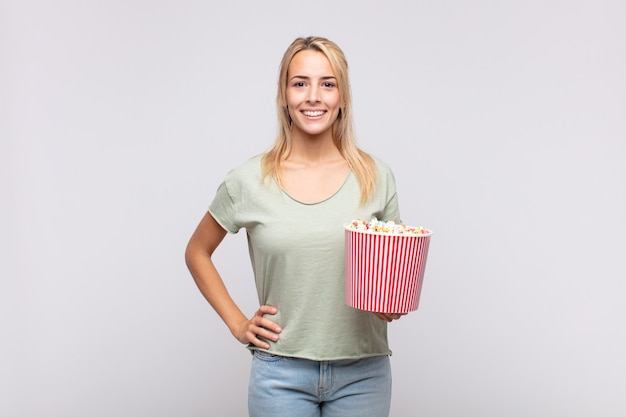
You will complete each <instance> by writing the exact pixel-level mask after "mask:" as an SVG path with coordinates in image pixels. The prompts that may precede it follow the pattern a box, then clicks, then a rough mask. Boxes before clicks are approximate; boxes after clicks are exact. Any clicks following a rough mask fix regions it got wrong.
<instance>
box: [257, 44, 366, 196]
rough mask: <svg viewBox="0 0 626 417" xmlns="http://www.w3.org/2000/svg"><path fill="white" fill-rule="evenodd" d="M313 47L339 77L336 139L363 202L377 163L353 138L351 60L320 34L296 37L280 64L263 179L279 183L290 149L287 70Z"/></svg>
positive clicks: (334, 135) (334, 137) (335, 127)
mask: <svg viewBox="0 0 626 417" xmlns="http://www.w3.org/2000/svg"><path fill="white" fill-rule="evenodd" d="M304 50H314V51H318V52H321V53H323V54H324V56H326V58H327V59H328V61H329V62H330V66H331V68H332V70H333V72H334V75H335V77H336V78H337V86H338V88H339V100H340V102H341V103H342V104H343V107H341V109H340V110H339V116H338V117H337V120H336V121H335V123H334V124H333V141H334V143H335V146H337V149H338V150H339V152H340V153H341V155H342V156H343V157H344V158H345V159H346V161H347V162H348V165H349V166H350V169H351V170H352V172H353V174H354V176H355V177H356V179H357V181H358V182H359V186H360V188H361V204H363V203H364V202H366V201H367V200H368V199H369V198H370V197H371V196H372V195H373V193H374V188H375V184H376V163H375V162H374V160H373V159H372V157H371V156H370V155H369V154H367V153H366V152H364V151H362V150H361V149H359V148H358V147H357V145H356V142H355V138H354V128H353V124H352V97H351V94H350V82H349V80H348V62H347V60H346V57H345V55H344V53H343V51H342V50H341V48H339V46H338V45H337V44H335V43H334V42H332V41H330V40H328V39H325V38H320V37H314V36H310V37H307V38H297V39H296V40H294V41H293V42H292V43H291V45H290V46H289V48H287V50H286V51H285V54H284V55H283V59H282V61H281V63H280V70H279V76H278V93H277V95H276V109H277V113H278V135H277V137H276V140H275V141H274V144H273V145H272V147H271V148H270V150H269V151H267V152H266V153H265V155H264V156H263V165H262V166H263V178H267V177H271V178H274V179H275V180H276V181H277V182H278V183H279V184H280V164H281V162H282V161H283V160H284V159H285V158H286V157H287V156H288V155H289V152H290V151H291V119H290V117H289V110H288V109H287V100H286V90H287V71H288V70H289V64H290V63H291V60H292V59H293V57H294V56H295V55H296V54H297V53H298V52H300V51H304Z"/></svg>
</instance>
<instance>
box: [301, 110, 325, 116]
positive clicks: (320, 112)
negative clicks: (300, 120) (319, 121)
mask: <svg viewBox="0 0 626 417" xmlns="http://www.w3.org/2000/svg"><path fill="white" fill-rule="evenodd" d="M302 113H304V115H305V116H309V117H317V116H321V115H322V114H324V112H323V111H321V110H318V111H303V112H302Z"/></svg>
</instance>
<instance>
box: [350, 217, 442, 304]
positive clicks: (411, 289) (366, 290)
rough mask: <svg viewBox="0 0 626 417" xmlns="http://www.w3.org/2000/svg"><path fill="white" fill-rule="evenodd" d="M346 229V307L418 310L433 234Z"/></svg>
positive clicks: (429, 232) (427, 232) (428, 232)
mask: <svg viewBox="0 0 626 417" xmlns="http://www.w3.org/2000/svg"><path fill="white" fill-rule="evenodd" d="M344 228H345V248H346V303H347V304H348V305H349V306H351V307H354V308H357V309H359V310H367V311H373V312H378V313H408V312H409V311H415V310H417V307H418V305H419V299H420V293H421V291H422V281H423V279H424V270H425V268H426V258H427V255H428V246H429V244H430V236H431V235H432V232H431V231H426V233H422V234H415V235H406V234H391V233H380V232H372V231H367V230H366V231H363V230H354V229H351V228H349V227H348V226H344Z"/></svg>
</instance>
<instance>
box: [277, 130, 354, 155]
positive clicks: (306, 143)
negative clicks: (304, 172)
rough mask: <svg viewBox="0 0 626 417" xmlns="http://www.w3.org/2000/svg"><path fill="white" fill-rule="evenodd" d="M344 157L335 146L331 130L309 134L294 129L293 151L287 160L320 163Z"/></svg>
mask: <svg viewBox="0 0 626 417" xmlns="http://www.w3.org/2000/svg"><path fill="white" fill-rule="evenodd" d="M338 159H343V157H342V155H341V153H340V152H339V149H337V146H335V142H334V141H333V139H332V134H331V132H330V131H328V132H324V133H323V134H320V135H308V134H306V133H304V132H301V131H297V132H296V131H293V132H292V138H291V152H290V153H289V156H288V157H287V160H291V161H294V162H295V161H299V162H304V163H320V162H328V161H334V160H338Z"/></svg>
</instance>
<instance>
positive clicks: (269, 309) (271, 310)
mask: <svg viewBox="0 0 626 417" xmlns="http://www.w3.org/2000/svg"><path fill="white" fill-rule="evenodd" d="M276 313H278V309H277V308H276V307H274V306H268V305H262V306H261V307H259V309H258V310H257V311H256V315H257V316H263V315H265V314H271V315H274V314H276Z"/></svg>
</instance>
